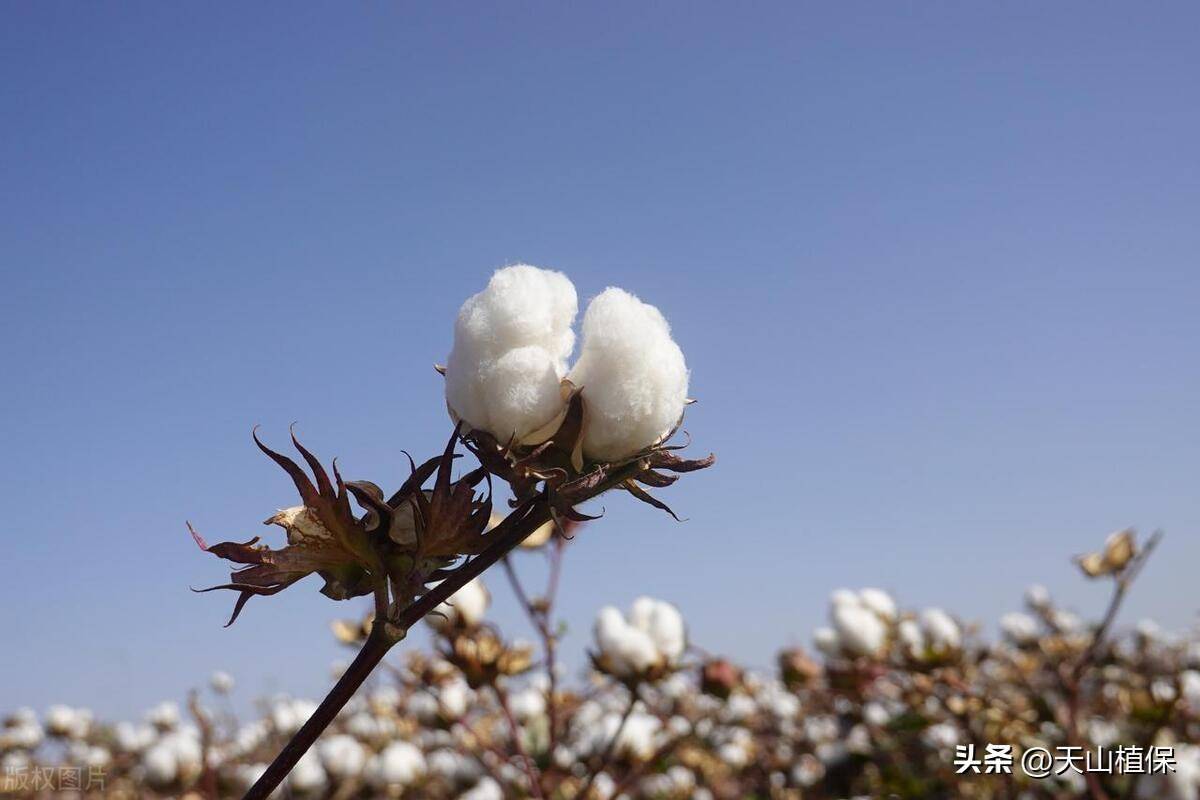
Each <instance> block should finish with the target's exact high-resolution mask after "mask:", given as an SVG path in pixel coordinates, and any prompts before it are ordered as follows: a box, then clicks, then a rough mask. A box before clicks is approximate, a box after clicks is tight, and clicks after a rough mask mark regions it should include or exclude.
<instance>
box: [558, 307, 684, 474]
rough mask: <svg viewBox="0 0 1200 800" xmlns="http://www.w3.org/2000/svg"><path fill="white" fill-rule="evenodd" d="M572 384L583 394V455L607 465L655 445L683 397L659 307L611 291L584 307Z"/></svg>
mask: <svg viewBox="0 0 1200 800" xmlns="http://www.w3.org/2000/svg"><path fill="white" fill-rule="evenodd" d="M568 378H569V380H570V381H571V382H572V383H573V384H575V386H578V387H581V388H582V390H583V399H584V403H585V408H586V409H587V428H586V431H585V434H584V440H583V452H584V455H586V456H587V457H588V458H592V459H596V460H600V461H611V460H615V459H618V458H622V457H624V456H628V455H632V454H634V453H636V452H638V451H639V450H643V449H645V448H647V447H649V446H650V445H652V444H654V443H656V442H657V441H659V440H660V439H661V438H662V437H663V436H664V435H665V434H667V433H668V432H670V430H671V429H672V428H673V427H674V426H675V424H676V423H677V422H678V421H679V418H680V416H681V415H682V414H683V408H684V404H685V401H686V400H687V389H688V370H687V365H686V364H685V363H684V359H683V351H682V350H680V349H679V346H678V345H677V344H675V342H674V341H673V340H672V339H671V328H670V326H669V325H668V324H667V321H666V319H664V318H663V315H662V314H661V313H660V312H659V310H658V309H657V308H655V307H654V306H652V305H648V304H646V303H643V302H642V301H641V300H639V299H638V298H636V297H634V296H633V295H632V294H630V293H629V292H626V291H624V290H623V289H617V288H612V287H610V288H608V289H605V290H604V291H603V292H602V293H601V294H600V295H598V296H597V297H596V298H595V299H593V300H592V302H591V303H589V304H588V308H587V313H586V314H584V318H583V342H582V345H581V347H580V354H579V360H578V361H577V362H576V363H575V366H574V368H573V369H572V370H571V372H570V374H569V376H568Z"/></svg>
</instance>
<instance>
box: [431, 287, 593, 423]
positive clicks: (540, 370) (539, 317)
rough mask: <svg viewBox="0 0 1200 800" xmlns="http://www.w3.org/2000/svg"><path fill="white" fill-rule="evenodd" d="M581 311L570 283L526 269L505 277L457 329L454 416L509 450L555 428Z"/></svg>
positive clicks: (472, 303) (469, 306)
mask: <svg viewBox="0 0 1200 800" xmlns="http://www.w3.org/2000/svg"><path fill="white" fill-rule="evenodd" d="M577 310H578V300H577V298H576V295H575V287H574V286H572V285H571V282H570V280H568V279H567V277H566V276H565V275H563V274H561V273H557V272H551V271H550V270H543V269H538V268H537V267H531V266H528V265H524V264H520V265H517V266H513V267H506V268H504V269H501V270H497V271H496V273H495V274H494V275H493V276H492V279H491V281H489V282H488V285H487V288H486V289H484V290H483V291H482V292H480V293H479V294H476V295H474V296H472V297H470V298H468V300H467V301H466V302H465V303H463V305H462V308H461V309H460V310H459V313H458V319H457V320H456V321H455V325H454V346H453V348H452V349H451V351H450V356H449V358H448V359H447V362H446V403H447V405H448V406H449V408H450V412H451V416H453V417H456V418H458V419H461V420H463V421H464V422H466V423H467V425H469V426H470V427H472V428H479V429H481V430H485V431H488V432H490V433H491V434H492V435H493V436H495V437H496V438H497V439H499V440H500V441H502V442H503V441H508V440H509V439H510V438H511V437H513V436H516V437H517V438H522V437H524V436H526V435H527V434H529V433H531V432H533V431H535V430H537V429H539V428H541V427H543V426H545V425H547V424H549V423H550V422H552V421H553V420H554V418H555V416H557V414H558V413H559V412H560V411H561V410H562V409H563V407H564V405H563V398H562V395H561V393H560V390H559V382H560V380H561V378H562V376H563V374H564V373H565V371H566V360H567V357H568V356H570V354H571V350H572V348H573V347H574V341H575V334H574V333H573V331H572V330H571V323H572V322H573V321H574V319H575V314H576V312H577Z"/></svg>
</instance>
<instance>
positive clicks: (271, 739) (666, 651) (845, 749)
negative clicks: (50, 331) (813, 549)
mask: <svg viewBox="0 0 1200 800" xmlns="http://www.w3.org/2000/svg"><path fill="white" fill-rule="evenodd" d="M1152 546H1153V543H1152V542H1151V543H1150V545H1149V547H1148V546H1147V545H1145V544H1143V545H1138V544H1137V543H1136V541H1135V540H1134V539H1133V536H1132V534H1131V533H1129V532H1123V533H1122V534H1120V535H1118V537H1116V538H1114V539H1110V542H1109V543H1108V545H1107V546H1106V550H1105V551H1100V552H1099V553H1098V554H1096V555H1097V556H1098V559H1097V561H1096V563H1097V564H1100V565H1101V566H1100V569H1098V570H1097V569H1090V568H1089V567H1090V566H1095V565H1089V564H1088V563H1081V564H1080V567H1081V569H1080V572H1081V573H1082V574H1083V575H1084V576H1085V577H1086V576H1087V575H1089V574H1090V573H1092V572H1096V573H1098V574H1096V575H1095V576H1094V577H1093V578H1092V579H1094V580H1106V581H1111V582H1112V583H1113V588H1114V601H1115V602H1118V603H1119V601H1120V597H1119V593H1120V592H1121V591H1122V590H1121V587H1122V586H1123V585H1124V584H1122V581H1124V580H1128V579H1130V578H1132V577H1134V575H1133V574H1132V573H1128V572H1126V570H1128V569H1130V567H1136V566H1137V564H1138V559H1141V558H1144V557H1145V556H1147V555H1148V554H1149V548H1150V547H1152ZM570 550H571V547H570V543H569V541H567V540H566V539H564V538H563V537H562V536H560V535H559V534H558V533H555V532H547V533H546V535H545V536H544V538H541V541H538V539H534V541H533V543H532V544H531V545H530V546H527V547H525V548H523V549H522V551H520V552H519V553H518V554H516V555H514V556H513V557H514V558H523V559H524V558H536V557H538V555H539V554H540V555H542V556H544V557H545V559H546V561H547V562H548V564H549V567H550V570H551V572H550V574H551V575H553V574H554V570H556V569H558V568H560V567H561V560H562V559H563V558H564V557H569V554H570ZM1106 553H1107V557H1108V563H1102V562H1104V559H1105V557H1106ZM1069 569H1070V567H1069V566H1068V565H1067V564H1066V563H1065V562H1064V569H1063V572H1064V579H1067V578H1068V576H1069V574H1070V573H1069V572H1068V570H1069ZM1106 570H1107V572H1106ZM504 572H507V577H508V579H509V580H505V578H504V577H502V576H501V574H500V573H501V571H500V570H498V571H497V573H496V575H495V578H494V580H493V583H494V586H493V587H492V588H487V587H485V585H484V583H483V582H482V581H473V582H471V583H468V584H466V585H465V586H464V587H463V588H462V589H460V590H459V591H458V592H457V593H456V594H455V595H454V596H453V597H452V598H451V599H450V600H449V602H447V603H446V604H445V605H444V606H443V607H442V608H441V609H440V611H439V613H438V614H436V615H433V616H431V617H429V625H430V627H431V628H432V630H433V633H434V646H433V648H432V649H431V650H429V651H425V652H421V651H410V652H406V653H403V654H401V655H398V656H396V657H394V658H392V659H390V660H389V661H387V662H386V663H385V666H384V669H382V670H381V671H380V672H379V673H378V674H377V676H376V679H375V680H373V681H372V682H371V683H369V684H368V685H367V686H366V687H364V689H363V691H361V692H359V693H358V694H357V695H356V696H355V697H353V698H352V699H351V700H350V701H349V702H348V703H347V704H346V706H345V707H344V708H343V709H341V711H340V713H339V714H338V715H337V717H336V719H335V720H334V721H333V723H332V724H331V725H330V726H329V728H328V730H326V731H325V732H324V733H323V734H322V735H321V736H320V738H319V739H317V741H316V743H315V745H314V746H313V747H312V748H311V749H310V750H308V751H307V752H306V753H305V754H304V755H303V756H302V757H301V758H300V759H299V761H298V762H297V764H296V765H295V767H294V768H293V769H292V770H291V771H290V773H289V774H288V776H287V778H286V780H285V781H284V783H283V785H282V786H281V787H280V788H279V789H277V790H276V794H275V796H279V797H293V798H344V799H346V800H349V799H350V798H469V799H470V800H479V799H480V798H497V799H499V798H507V797H541V798H581V800H582V798H618V797H623V798H630V800H633V799H634V798H645V799H646V800H650V798H658V799H661V800H668V799H673V798H747V797H758V798H851V797H855V798H857V797H864V798H866V797H902V798H926V797H974V798H1030V800H1032V799H1033V798H1048V797H1085V796H1086V797H1095V796H1104V797H1137V798H1146V799H1147V800H1150V799H1152V798H1172V799H1176V800H1188V799H1190V798H1196V797H1197V796H1200V747H1197V746H1196V745H1195V744H1194V743H1195V742H1196V741H1198V740H1200V639H1197V638H1191V637H1182V636H1175V635H1169V634H1167V633H1165V632H1163V631H1160V630H1159V629H1158V628H1157V627H1156V626H1154V625H1153V624H1152V623H1149V622H1143V623H1140V624H1138V625H1137V626H1135V627H1134V628H1133V629H1132V630H1129V631H1128V632H1125V633H1120V634H1118V633H1116V631H1117V628H1116V627H1110V625H1111V621H1110V622H1109V623H1108V624H1106V623H1105V616H1104V615H1105V612H1106V611H1107V610H1108V609H1098V610H1096V613H1095V614H1094V615H1092V616H1090V617H1088V618H1087V619H1085V618H1084V617H1082V616H1078V615H1077V614H1076V613H1073V612H1072V611H1069V610H1067V609H1063V608H1061V607H1059V606H1058V605H1056V604H1055V602H1054V600H1053V598H1052V596H1051V594H1050V593H1049V592H1048V591H1047V590H1046V589H1045V588H1043V587H1036V586H1035V587H1032V588H1030V589H1029V590H1028V591H1027V592H1026V593H1025V598H1024V602H1023V608H1022V609H1020V610H1014V611H1012V612H1011V613H1009V614H1006V615H1005V616H1004V617H1003V618H1002V619H1001V620H999V621H998V622H999V624H998V627H999V629H1000V631H1001V634H1000V636H999V638H995V639H992V638H989V637H986V636H982V635H980V634H979V633H978V631H977V627H978V626H977V625H975V624H973V623H970V622H968V621H966V620H963V619H961V618H959V617H958V616H956V615H955V614H954V613H953V610H952V609H948V608H947V609H943V608H907V607H905V606H904V604H903V599H902V598H895V597H893V596H891V595H890V594H889V593H888V592H886V591H883V590H881V589H878V588H871V587H856V588H847V589H838V590H836V591H834V592H833V593H832V595H831V597H830V602H829V615H828V617H829V624H828V626H827V627H821V628H819V629H818V630H816V631H813V632H812V633H811V641H812V648H811V649H808V648H804V649H801V648H789V649H783V650H781V651H780V652H779V654H778V660H777V663H776V665H775V666H774V668H772V669H749V668H747V667H745V666H743V665H740V664H738V662H737V659H736V658H733V657H718V656H715V655H710V654H707V653H706V651H705V650H704V649H703V648H702V645H703V643H702V642H701V643H693V642H691V641H690V640H689V639H688V635H687V623H686V616H685V613H684V610H681V609H678V608H676V607H675V606H673V605H672V604H670V603H669V602H667V601H664V600H661V599H656V598H652V597H649V596H644V597H639V598H637V599H636V600H635V601H634V602H633V603H632V604H631V606H630V607H628V608H618V607H615V606H606V607H603V608H601V609H598V610H597V614H596V619H595V625H594V629H593V632H592V641H591V643H590V646H589V648H588V652H587V659H588V662H589V663H590V664H591V666H590V667H589V668H588V669H587V670H586V672H585V673H583V674H573V673H570V672H569V671H565V670H563V669H562V668H561V667H560V666H559V664H560V663H561V659H562V655H561V653H557V651H556V644H557V636H556V634H555V633H554V631H555V630H556V625H555V617H554V591H555V587H554V586H553V584H550V585H549V586H547V587H545V589H546V590H545V591H544V592H541V593H535V592H532V591H531V589H530V588H528V587H525V586H523V585H521V583H519V582H518V581H517V577H516V572H515V571H507V570H504ZM1079 579H1084V578H1079ZM491 591H514V592H516V596H517V598H518V599H519V600H520V601H521V603H522V604H523V606H524V607H525V609H526V611H527V613H528V615H529V621H530V623H531V625H532V626H533V629H534V630H536V631H540V632H541V636H539V637H538V638H539V639H540V641H537V642H534V643H530V642H522V641H521V640H520V639H519V638H516V637H514V636H510V635H509V634H508V633H507V632H505V631H502V630H500V629H499V628H497V627H496V626H495V625H494V624H493V623H492V622H491V621H490V620H489V616H488V609H489V604H490V592H491ZM1015 605H1022V604H1020V603H1017V604H1015ZM1118 610H1119V609H1118ZM371 626H372V621H371V619H370V618H368V619H365V620H341V621H339V622H338V623H336V624H335V625H334V626H333V635H335V636H337V637H338V639H339V640H340V641H341V642H343V643H344V644H345V645H346V646H347V648H353V647H356V646H358V645H360V644H361V642H362V641H363V640H364V639H365V638H366V637H367V636H368V635H369V631H370V629H371ZM785 633H788V632H781V638H782V636H783V634H785ZM235 682H236V676H231V675H229V674H226V673H223V672H218V673H216V674H214V675H212V676H211V677H210V678H209V680H208V682H207V684H206V685H204V686H202V687H198V688H197V690H196V691H195V692H194V693H193V694H192V695H190V696H188V697H185V698H177V699H174V700H165V701H163V702H162V703H160V704H157V705H155V706H154V707H152V708H150V709H148V710H147V711H146V713H145V715H144V716H143V717H142V718H141V719H135V720H102V719H97V718H95V716H94V715H93V714H92V713H91V712H90V711H89V710H88V709H86V708H73V707H67V706H53V707H51V708H48V709H43V710H39V711H35V710H33V709H11V710H10V711H9V712H8V714H7V717H6V719H5V722H4V729H3V735H2V736H0V753H2V762H3V781H4V783H3V784H0V785H2V786H3V787H4V796H6V797H14V798H32V797H65V796H84V797H112V798H195V799H196V800H200V799H201V798H212V797H238V796H240V795H241V794H242V793H243V792H245V791H246V790H247V789H248V788H249V787H250V786H251V785H252V784H253V783H254V781H255V780H256V779H257V778H258V777H259V776H260V775H261V774H262V773H263V771H264V770H265V769H266V766H267V764H268V763H269V762H270V761H271V759H272V758H274V756H275V755H276V753H277V752H278V751H279V750H280V748H282V747H283V745H284V744H285V743H286V742H287V740H288V739H289V738H290V737H292V736H293V735H294V734H295V733H296V732H297V731H298V730H299V729H300V728H301V726H302V725H303V724H304V722H305V721H306V720H307V719H308V717H309V716H310V715H311V714H312V713H313V711H314V710H315V709H316V707H317V701H316V700H314V699H308V698H298V697H286V696H279V697H268V698H262V699H261V703H260V704H259V709H260V713H258V714H257V715H254V716H252V717H249V718H246V717H240V716H239V715H237V714H235V713H233V712H232V710H231V708H232V706H231V705H230V704H229V703H228V702H227V700H226V697H225V696H226V695H227V694H228V693H229V692H230V691H232V690H233V688H234V686H235ZM989 744H994V745H998V744H1007V745H1012V746H1013V748H1014V751H1013V755H1014V761H1013V763H1012V765H1011V772H1007V773H1006V772H1003V771H997V772H991V773H990V774H989V771H988V770H990V769H991V768H999V769H1002V765H1003V763H1004V762H1003V760H1002V759H994V758H993V759H990V760H989V759H985V758H984V754H985V752H986V750H987V746H988V745H989ZM1036 748H1043V749H1045V750H1048V751H1050V752H1056V753H1057V752H1066V753H1070V752H1079V753H1083V752H1090V753H1092V754H1093V755H1094V756H1095V757H1097V758H1102V757H1107V756H1106V755H1105V754H1109V753H1123V754H1124V756H1123V757H1124V758H1125V759H1127V761H1126V763H1125V769H1124V771H1123V772H1122V771H1118V770H1116V769H1113V768H1112V766H1111V764H1110V766H1109V771H1107V772H1097V771H1093V770H1089V769H1084V768H1083V767H1085V766H1088V765H1092V764H1093V762H1091V761H1089V762H1086V765H1085V762H1084V761H1082V760H1080V761H1079V762H1078V764H1077V765H1075V766H1073V765H1072V764H1071V763H1070V761H1071V759H1070V758H1066V760H1065V762H1064V763H1065V764H1066V766H1065V767H1064V768H1063V769H1062V771H1061V773H1059V770H1058V769H1057V768H1056V769H1054V770H1052V771H1051V773H1050V774H1049V775H1046V776H1037V777H1035V776H1034V775H1030V774H1026V773H1025V772H1023V770H1022V767H1021V755H1022V753H1024V752H1027V751H1031V750H1033V749H1036ZM1064 748H1078V750H1077V751H1069V750H1064ZM968 753H972V756H973V758H972V757H968V755H967V754H968ZM1152 753H1157V754H1159V755H1160V756H1161V757H1162V758H1163V759H1165V760H1167V761H1169V768H1167V767H1161V768H1160V769H1155V768H1154V766H1155V765H1154V763H1153V762H1152V761H1151V759H1150V754H1152ZM974 754H977V756H976V755H974ZM1168 756H1169V757H1168ZM1134 758H1138V759H1141V764H1140V766H1139V767H1137V768H1136V769H1134V768H1133V767H1132V764H1133V761H1132V759H1134ZM973 759H974V760H976V761H978V762H979V768H978V769H976V768H973V766H972V760H973ZM964 765H965V766H964ZM1076 766H1077V767H1079V768H1076Z"/></svg>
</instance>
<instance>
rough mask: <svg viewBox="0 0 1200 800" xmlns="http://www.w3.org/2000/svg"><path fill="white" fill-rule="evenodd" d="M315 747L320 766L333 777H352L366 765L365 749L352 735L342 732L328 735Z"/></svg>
mask: <svg viewBox="0 0 1200 800" xmlns="http://www.w3.org/2000/svg"><path fill="white" fill-rule="evenodd" d="M317 747H318V754H319V755H320V758H321V764H322V766H324V767H325V771H326V772H328V773H329V774H330V775H332V776H333V777H335V778H338V779H345V778H352V777H354V776H356V775H358V774H360V773H361V772H362V771H363V767H365V766H366V763H367V751H366V750H365V749H364V748H363V746H362V745H361V744H359V743H358V741H357V740H356V739H355V738H354V737H352V736H347V735H345V734H344V733H343V734H337V735H335V736H330V737H329V738H328V739H325V740H324V741H321V742H320V743H319V744H318V745H317Z"/></svg>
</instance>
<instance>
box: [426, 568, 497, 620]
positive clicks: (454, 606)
mask: <svg viewBox="0 0 1200 800" xmlns="http://www.w3.org/2000/svg"><path fill="white" fill-rule="evenodd" d="M491 601H492V598H491V595H490V594H488V590H487V587H486V586H484V585H483V581H482V580H481V579H479V578H474V579H472V580H470V581H468V582H467V583H465V584H464V585H463V587H462V588H461V589H459V590H458V591H457V592H455V593H454V594H452V595H450V599H448V600H445V601H443V602H442V603H439V604H438V606H437V607H436V608H435V609H434V610H433V613H432V614H430V615H429V616H428V617H427V618H426V619H428V620H429V624H430V625H432V626H433V627H434V628H436V629H437V630H443V629H445V628H447V627H449V626H454V625H459V626H462V627H468V628H473V627H475V626H476V625H478V624H479V623H481V622H483V616H484V614H486V613H487V609H488V606H489V605H490V604H491Z"/></svg>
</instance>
